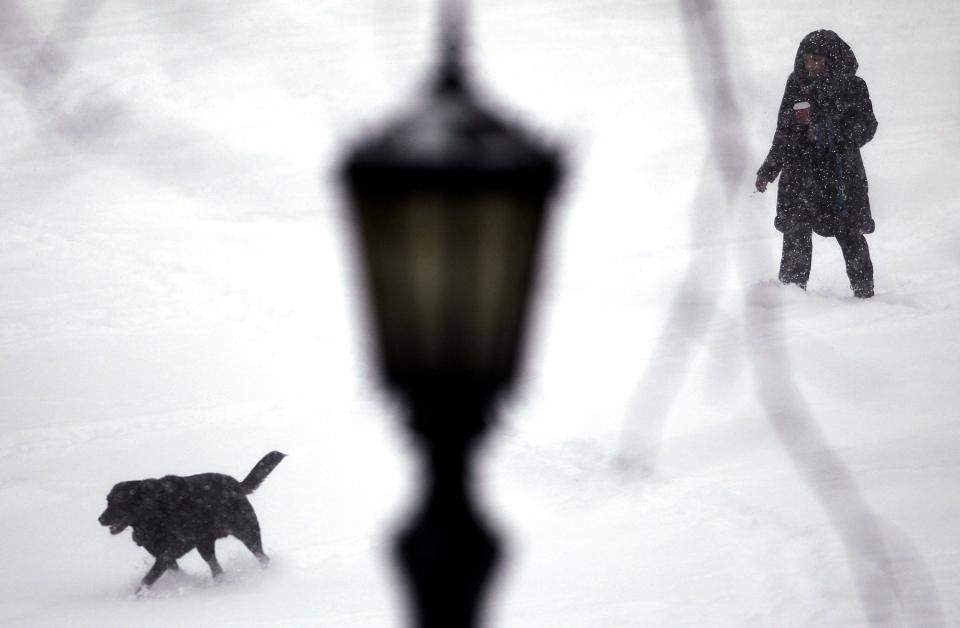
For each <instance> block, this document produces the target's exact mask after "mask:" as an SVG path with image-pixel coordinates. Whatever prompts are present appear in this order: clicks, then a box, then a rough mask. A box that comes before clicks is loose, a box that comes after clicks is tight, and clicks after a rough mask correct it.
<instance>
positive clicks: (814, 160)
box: [756, 30, 877, 298]
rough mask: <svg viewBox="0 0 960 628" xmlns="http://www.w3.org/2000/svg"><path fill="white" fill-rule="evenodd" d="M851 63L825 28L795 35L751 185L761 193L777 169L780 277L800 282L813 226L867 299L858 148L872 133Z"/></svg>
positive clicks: (866, 224)
mask: <svg viewBox="0 0 960 628" xmlns="http://www.w3.org/2000/svg"><path fill="white" fill-rule="evenodd" d="M857 67H858V63H857V58H856V57H855V56H854V54H853V50H851V49H850V46H848V45H847V44H846V42H844V41H843V40H842V39H840V36H839V35H837V34H836V33H834V32H833V31H829V30H818V31H814V32H812V33H810V34H809V35H807V36H806V37H804V38H803V41H801V42H800V47H799V48H798V50H797V57H796V60H795V62H794V68H793V73H791V74H790V77H789V78H788V79H787V86H786V89H785V90H784V93H783V101H782V102H781V103H780V113H779V114H778V116H777V131H776V133H775V134H774V136H773V146H772V147H771V148H770V153H769V154H768V155H767V158H766V160H765V161H764V162H763V165H762V166H760V170H758V171H757V182H756V187H757V190H758V191H760V192H764V191H765V190H766V189H767V183H769V182H771V181H773V180H775V179H776V178H777V175H780V184H779V189H778V193H777V218H776V220H775V221H774V226H776V228H777V230H779V231H781V232H782V233H783V255H782V257H781V260H780V281H782V282H783V283H792V284H797V285H799V286H800V287H801V288H804V289H805V288H806V285H807V279H808V278H809V277H810V263H811V258H812V254H813V236H812V232H814V231H815V232H817V234H819V235H821V236H826V237H834V238H836V239H837V242H838V243H839V244H840V249H841V250H842V251H843V259H844V261H845V262H846V267H847V277H848V278H849V279H850V287H851V288H852V289H853V293H854V294H855V295H856V296H858V297H860V298H869V297H872V296H873V264H872V263H871V261H870V250H869V249H868V248H867V240H866V238H864V237H863V234H865V233H872V232H873V228H874V223H873V218H872V217H871V215H870V199H869V198H868V196H867V174H866V171H865V170H864V168H863V160H862V159H861V158H860V147H861V146H863V145H864V144H866V143H867V142H869V141H870V140H871V139H872V138H873V134H874V133H875V132H876V130H877V119H876V118H875V117H874V115H873V104H872V103H871V102H870V94H869V93H868V92H867V84H866V83H865V82H864V80H863V79H861V78H860V77H859V76H857V75H856V72H857ZM798 103H800V104H799V105H798ZM803 103H808V104H809V107H805V106H804V104H803ZM795 105H798V108H799V109H800V110H799V111H798V110H797V109H795Z"/></svg>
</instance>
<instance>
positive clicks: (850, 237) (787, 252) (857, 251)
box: [780, 231, 873, 297]
mask: <svg viewBox="0 0 960 628" xmlns="http://www.w3.org/2000/svg"><path fill="white" fill-rule="evenodd" d="M837 242H838V243H839V244H840V250H841V251H842V252H843V261H844V262H846V265H847V278H848V279H849V280H850V287H851V288H852V289H853V293H854V294H855V295H856V296H858V297H871V296H873V263H872V262H871V261H870V249H869V248H868V247H867V239H866V238H864V237H863V234H861V233H853V234H841V235H838V236H837ZM812 259H813V233H812V232H811V231H795V232H792V233H785V234H783V255H782V256H781V258H780V281H782V282H783V283H795V284H797V285H799V286H800V287H801V288H806V287H807V279H809V278H810V264H811V261H812Z"/></svg>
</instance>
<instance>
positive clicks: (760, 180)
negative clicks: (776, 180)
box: [754, 174, 770, 194]
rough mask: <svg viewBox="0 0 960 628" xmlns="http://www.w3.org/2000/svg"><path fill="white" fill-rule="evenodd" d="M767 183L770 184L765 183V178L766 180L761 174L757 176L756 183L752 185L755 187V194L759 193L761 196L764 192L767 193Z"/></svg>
mask: <svg viewBox="0 0 960 628" xmlns="http://www.w3.org/2000/svg"><path fill="white" fill-rule="evenodd" d="M768 183H770V182H769V181H767V178H766V177H764V176H763V175H762V174H758V175H757V182H756V183H755V184H754V185H755V186H756V188H757V192H760V193H761V194H763V193H764V192H766V191H767V184H768Z"/></svg>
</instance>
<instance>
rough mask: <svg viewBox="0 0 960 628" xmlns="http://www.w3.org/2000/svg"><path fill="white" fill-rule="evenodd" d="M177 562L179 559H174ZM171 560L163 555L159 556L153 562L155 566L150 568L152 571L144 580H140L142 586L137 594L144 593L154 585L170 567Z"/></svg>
mask: <svg viewBox="0 0 960 628" xmlns="http://www.w3.org/2000/svg"><path fill="white" fill-rule="evenodd" d="M172 562H173V563H174V564H176V562H177V561H172ZM170 563H171V561H170V560H169V559H167V558H164V557H163V556H160V557H158V558H157V561H156V562H155V563H153V567H151V568H150V571H148V572H147V575H145V576H144V577H143V580H141V581H140V587H139V588H137V594H140V593H143V592H144V591H146V590H147V589H149V588H150V586H151V585H153V583H154V582H156V581H157V579H159V578H160V576H162V575H163V574H164V572H165V571H166V570H167V569H169V568H170Z"/></svg>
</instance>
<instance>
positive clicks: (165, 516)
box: [100, 451, 285, 593]
mask: <svg viewBox="0 0 960 628" xmlns="http://www.w3.org/2000/svg"><path fill="white" fill-rule="evenodd" d="M284 455H285V454H282V453H280V452H279V451H271V452H270V453H269V454H267V455H266V456H264V457H263V459H261V460H260V462H258V463H257V464H256V466H254V467H253V469H252V470H251V471H250V473H249V475H247V477H246V478H244V480H243V481H242V482H237V481H236V480H235V479H234V478H232V477H230V476H229V475H223V474H221V473H201V474H200V475H190V476H187V477H180V476H176V475H167V476H164V477H162V478H160V479H159V480H134V481H131V482H120V483H119V484H117V485H116V486H114V487H113V489H111V491H110V494H109V495H107V509H106V510H105V511H103V514H102V515H100V525H104V526H110V533H111V534H119V533H120V532H122V531H123V530H125V529H126V528H127V526H131V527H133V541H134V542H135V543H136V544H137V545H139V546H141V547H143V548H144V549H145V550H147V551H148V552H150V553H151V554H153V556H154V557H155V558H156V559H157V561H156V563H154V565H153V567H152V568H151V569H150V571H148V572H147V575H145V576H144V577H143V580H142V581H141V584H140V588H138V589H137V592H138V593H140V592H142V591H143V590H144V589H146V588H148V587H149V586H150V585H152V584H153V583H154V582H156V581H157V578H159V577H160V576H162V575H163V574H164V572H165V571H166V570H167V569H179V566H178V565H177V559H178V558H180V557H181V556H183V555H184V554H186V553H187V552H189V551H190V550H192V549H193V548H197V551H198V552H200V556H202V557H203V560H205V561H207V564H208V565H210V571H211V572H213V576H214V577H215V578H216V577H217V576H219V575H220V574H221V573H223V569H222V568H221V567H220V563H218V562H217V556H216V554H215V553H214V547H213V546H214V543H215V542H216V540H217V539H219V538H223V537H225V536H227V535H233V536H235V537H236V538H238V539H240V541H241V542H243V544H244V545H246V546H247V548H248V549H249V550H250V551H251V552H253V555H254V556H256V557H257V558H258V559H259V560H260V563H261V564H263V565H266V564H267V562H268V561H269V558H267V555H266V554H264V553H263V546H262V545H261V542H260V524H259V523H258V522H257V515H256V513H255V512H254V511H253V506H251V505H250V502H249V501H248V500H247V498H246V496H247V495H249V494H250V493H252V492H253V491H255V490H256V489H257V487H258V486H260V483H261V482H263V481H264V480H265V479H266V477H267V476H268V475H270V472H271V471H273V469H274V467H276V466H277V465H278V464H280V461H281V460H283V458H284Z"/></svg>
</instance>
